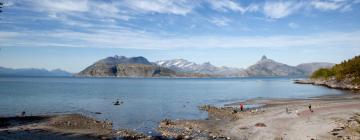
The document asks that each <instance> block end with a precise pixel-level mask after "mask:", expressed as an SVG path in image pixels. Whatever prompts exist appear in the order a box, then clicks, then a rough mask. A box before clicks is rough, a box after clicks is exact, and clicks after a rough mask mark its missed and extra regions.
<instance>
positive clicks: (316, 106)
mask: <svg viewBox="0 0 360 140" xmlns="http://www.w3.org/2000/svg"><path fill="white" fill-rule="evenodd" d="M359 97H360V96H359V95H356V94H354V95H353V94H351V95H341V96H323V97H318V98H312V99H298V100H297V99H252V100H248V101H246V102H243V104H263V105H264V106H263V107H260V108H256V109H253V110H247V111H245V112H238V111H237V110H238V109H237V108H233V107H224V108H216V107H209V106H208V107H206V110H207V111H208V112H209V118H208V119H207V120H179V121H169V120H166V121H164V122H162V123H161V124H160V128H159V131H160V132H162V134H163V135H166V136H169V137H181V138H193V139H251V140H253V139H254V140H258V139H260V140H261V139H279V140H280V139H291V140H304V139H309V140H310V139H316V140H318V139H323V140H329V139H353V140H357V139H360V98H359ZM238 104H239V103H234V104H229V105H228V106H234V105H238ZM309 104H311V106H312V109H313V112H311V111H310V110H309V109H308V105H309ZM286 107H287V108H288V112H286Z"/></svg>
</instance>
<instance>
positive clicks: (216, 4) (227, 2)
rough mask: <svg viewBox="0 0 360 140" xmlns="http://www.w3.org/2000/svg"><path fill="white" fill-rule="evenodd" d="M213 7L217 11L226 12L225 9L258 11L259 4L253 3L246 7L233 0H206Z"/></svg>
mask: <svg viewBox="0 0 360 140" xmlns="http://www.w3.org/2000/svg"><path fill="white" fill-rule="evenodd" d="M208 2H209V3H210V5H211V6H212V8H213V9H215V10H217V11H222V12H227V11H235V12H241V13H243V14H244V13H246V12H255V11H258V9H259V6H258V5H255V4H251V5H249V6H247V7H243V6H242V5H240V3H237V2H235V1H233V0H210V1H208Z"/></svg>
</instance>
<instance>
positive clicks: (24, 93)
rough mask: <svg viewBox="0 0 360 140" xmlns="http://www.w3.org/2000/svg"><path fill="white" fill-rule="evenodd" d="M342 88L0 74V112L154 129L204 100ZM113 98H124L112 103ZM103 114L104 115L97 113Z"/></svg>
mask: <svg viewBox="0 0 360 140" xmlns="http://www.w3.org/2000/svg"><path fill="white" fill-rule="evenodd" d="M342 93H343V91H340V90H334V89H328V88H324V87H319V86H312V85H298V84H293V83H292V79H291V78H227V79H218V78H216V79H167V78H160V79H120V78H76V77H69V78H65V77H62V78H54V77H0V116H11V115H18V114H19V113H20V112H22V111H24V110H25V111H26V112H27V114H54V113H73V112H75V113H83V114H86V115H89V116H93V117H96V118H98V119H108V120H111V121H112V122H113V123H114V127H115V128H120V127H121V128H129V129H136V130H139V131H143V132H148V131H153V130H154V128H155V127H156V126H157V125H158V122H159V121H160V120H162V119H165V118H170V119H199V118H206V117H207V114H206V113H205V112H202V111H200V110H199V109H198V106H199V105H202V104H213V105H223V104H226V103H231V102H236V101H242V100H246V99H249V98H257V97H264V98H308V97H313V96H319V95H334V94H342ZM117 98H120V99H121V100H122V101H124V104H122V105H120V106H114V105H113V102H115V101H116V99H117ZM94 112H101V113H102V114H95V113H94Z"/></svg>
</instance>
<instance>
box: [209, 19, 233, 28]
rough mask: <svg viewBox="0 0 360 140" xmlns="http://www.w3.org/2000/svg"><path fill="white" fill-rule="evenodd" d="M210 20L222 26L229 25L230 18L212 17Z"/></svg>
mask: <svg viewBox="0 0 360 140" xmlns="http://www.w3.org/2000/svg"><path fill="white" fill-rule="evenodd" d="M210 22H212V23H213V24H215V25H216V26H219V27H222V26H227V25H229V23H230V22H231V20H230V19H229V18H226V17H214V18H212V19H210Z"/></svg>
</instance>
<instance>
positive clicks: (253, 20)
mask: <svg viewBox="0 0 360 140" xmlns="http://www.w3.org/2000/svg"><path fill="white" fill-rule="evenodd" d="M2 1H4V2H5V7H4V8H3V12H2V13H0V18H1V19H0V48H1V51H0V66H6V67H13V68H24V67H36V68H47V69H55V68H61V69H65V70H68V71H71V72H78V71H80V70H82V69H83V68H85V67H86V66H88V65H90V64H92V63H93V62H95V61H96V60H98V59H101V58H104V57H107V56H113V55H124V56H144V57H146V58H148V59H149V60H150V61H156V60H164V59H175V58H184V59H188V60H190V61H194V62H197V63H203V62H207V61H210V62H211V63H212V64H214V65H218V66H222V65H226V66H232V67H242V68H246V67H248V66H249V65H251V64H253V63H255V62H256V61H257V60H258V59H260V57H261V55H263V54H266V55H267V56H268V57H269V58H272V59H274V60H277V61H280V62H283V63H287V64H290V65H297V64H299V63H304V62H314V61H316V62H318V61H322V62H333V63H338V62H341V61H342V60H344V59H349V58H351V57H353V56H355V55H359V54H360V0H326V1H324V0H299V1H296V0H291V1H281V0H271V1H260V0H257V1H242V0H241V1H240V0H116V1H115V0H2Z"/></svg>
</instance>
